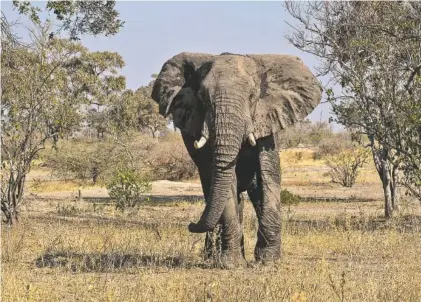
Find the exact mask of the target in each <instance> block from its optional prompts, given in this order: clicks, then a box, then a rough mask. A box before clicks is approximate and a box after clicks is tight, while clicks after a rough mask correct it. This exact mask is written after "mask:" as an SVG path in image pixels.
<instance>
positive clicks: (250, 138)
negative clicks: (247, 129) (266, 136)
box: [248, 133, 256, 147]
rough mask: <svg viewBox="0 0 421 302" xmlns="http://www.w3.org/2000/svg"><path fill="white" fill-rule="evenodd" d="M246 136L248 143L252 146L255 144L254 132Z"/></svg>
mask: <svg viewBox="0 0 421 302" xmlns="http://www.w3.org/2000/svg"><path fill="white" fill-rule="evenodd" d="M248 138H249V143H250V145H252V146H253V147H254V146H256V139H255V138H254V134H253V133H250V134H249V136H248Z"/></svg>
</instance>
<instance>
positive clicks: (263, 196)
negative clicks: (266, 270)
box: [248, 137, 281, 263]
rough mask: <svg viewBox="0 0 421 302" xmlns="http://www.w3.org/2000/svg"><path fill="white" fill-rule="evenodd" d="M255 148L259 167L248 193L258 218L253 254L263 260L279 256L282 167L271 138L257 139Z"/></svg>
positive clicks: (257, 258) (258, 259) (274, 258)
mask: <svg viewBox="0 0 421 302" xmlns="http://www.w3.org/2000/svg"><path fill="white" fill-rule="evenodd" d="M258 147H259V162H260V168H259V171H258V173H257V179H256V183H255V185H254V187H253V188H251V189H250V190H248V193H249V196H250V199H251V200H252V202H253V205H254V208H255V210H256V214H257V218H258V220H259V227H258V231H257V243H256V247H255V250H254V255H255V258H256V261H258V262H263V263H265V262H267V261H273V260H277V259H279V258H280V257H281V203H280V190H281V185H280V182H281V169H280V159H279V152H278V151H277V150H276V148H275V142H274V140H273V137H267V138H263V139H260V140H259V142H258Z"/></svg>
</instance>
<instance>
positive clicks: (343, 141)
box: [313, 133, 353, 160]
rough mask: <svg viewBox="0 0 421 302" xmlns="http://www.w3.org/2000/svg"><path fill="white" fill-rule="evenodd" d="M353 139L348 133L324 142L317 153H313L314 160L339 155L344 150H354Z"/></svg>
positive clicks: (320, 144)
mask: <svg viewBox="0 0 421 302" xmlns="http://www.w3.org/2000/svg"><path fill="white" fill-rule="evenodd" d="M352 146H353V145H352V141H351V138H350V137H349V135H348V134H347V133H337V134H335V135H333V136H332V137H329V138H326V139H324V140H322V141H321V142H320V143H319V144H318V148H317V151H316V152H314V153H313V159H314V160H320V159H323V158H327V157H329V156H334V155H337V154H339V153H340V152H341V151H342V150H344V149H350V148H352Z"/></svg>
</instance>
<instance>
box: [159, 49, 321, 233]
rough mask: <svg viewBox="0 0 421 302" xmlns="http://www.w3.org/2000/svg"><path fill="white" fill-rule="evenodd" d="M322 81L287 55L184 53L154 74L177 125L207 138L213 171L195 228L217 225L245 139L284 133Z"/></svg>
mask: <svg viewBox="0 0 421 302" xmlns="http://www.w3.org/2000/svg"><path fill="white" fill-rule="evenodd" d="M321 92H322V89H321V86H320V84H319V83H318V81H317V80H316V79H315V77H314V76H313V74H312V73H311V71H310V70H309V69H308V68H307V67H306V66H305V65H304V64H303V62H302V61H301V60H300V59H299V58H298V57H294V56H289V55H233V54H227V53H224V54H222V55H210V54H200V53H180V54H178V55H176V56H174V57H173V58H171V59H170V60H168V61H167V62H166V63H165V64H164V65H163V67H162V70H161V72H160V74H159V76H158V78H157V79H156V81H155V83H154V87H153V91H152V98H153V99H154V100H155V101H156V102H157V103H158V104H159V110H160V113H161V114H162V115H164V116H166V115H168V114H170V113H171V114H172V115H173V120H174V124H175V126H177V127H178V128H180V130H181V131H183V132H184V133H186V134H188V135H191V136H193V137H194V138H196V140H197V141H196V143H195V146H196V147H197V148H200V147H202V146H203V145H204V144H205V143H210V144H211V147H212V150H213V155H214V158H213V174H212V184H211V189H210V195H209V200H208V202H207V204H206V208H205V211H204V212H203V214H202V217H201V219H200V221H199V223H198V224H197V225H196V226H195V230H193V231H197V232H205V231H208V230H212V229H213V228H214V227H215V226H216V224H217V223H218V220H219V219H220V216H221V214H222V211H223V210H224V207H225V202H226V200H227V198H228V192H229V190H230V185H231V181H232V178H233V174H234V173H235V164H236V158H237V155H238V153H239V150H240V147H241V145H242V143H243V141H244V140H246V139H248V140H249V143H250V144H251V145H252V146H253V145H255V144H256V140H258V139H259V138H261V137H266V136H270V135H275V136H277V135H279V133H280V130H282V129H285V128H286V127H288V126H290V125H292V124H294V123H295V122H297V121H299V120H301V119H303V118H304V117H306V116H307V115H308V114H309V113H310V112H312V111H313V109H314V108H315V107H316V106H317V105H318V104H319V103H320V99H321Z"/></svg>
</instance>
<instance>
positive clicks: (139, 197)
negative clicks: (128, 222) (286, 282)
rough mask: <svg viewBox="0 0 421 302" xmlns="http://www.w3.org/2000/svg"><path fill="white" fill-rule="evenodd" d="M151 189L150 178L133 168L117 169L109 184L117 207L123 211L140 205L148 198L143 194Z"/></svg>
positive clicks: (108, 188) (111, 195) (108, 186)
mask: <svg viewBox="0 0 421 302" xmlns="http://www.w3.org/2000/svg"><path fill="white" fill-rule="evenodd" d="M150 189H151V184H150V182H149V180H148V178H147V177H145V175H142V174H140V173H136V172H135V171H133V170H131V169H120V170H118V171H116V172H115V174H114V176H113V178H112V179H111V181H110V182H109V183H108V184H107V190H108V194H109V195H110V197H111V198H112V199H113V200H114V201H115V202H116V207H117V209H119V210H121V211H124V210H125V209H127V208H129V207H135V206H138V205H140V204H141V203H142V202H143V201H145V200H146V197H145V196H144V195H143V194H144V193H146V192H148V191H150Z"/></svg>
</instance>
